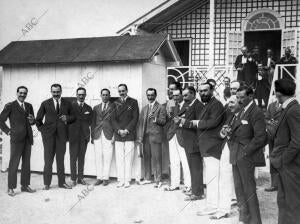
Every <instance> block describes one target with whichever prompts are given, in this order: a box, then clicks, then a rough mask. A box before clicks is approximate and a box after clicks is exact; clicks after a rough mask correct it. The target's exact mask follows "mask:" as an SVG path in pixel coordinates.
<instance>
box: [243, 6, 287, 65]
mask: <svg viewBox="0 0 300 224" xmlns="http://www.w3.org/2000/svg"><path fill="white" fill-rule="evenodd" d="M283 26H284V21H283V19H282V17H281V15H280V14H279V13H277V12H275V11H272V10H270V9H260V10H257V11H254V12H252V13H250V14H249V15H248V16H247V17H246V18H245V19H244V20H243V21H242V30H243V31H244V33H243V37H244V38H243V39H244V40H243V41H244V45H246V46H247V47H248V49H249V50H252V51H253V52H254V51H255V52H256V54H257V55H258V56H257V57H258V60H259V61H261V62H263V61H265V60H267V53H266V52H267V49H271V50H272V51H273V53H274V58H275V60H279V58H280V56H281V49H282V48H281V42H282V29H283V28H284V27H283Z"/></svg>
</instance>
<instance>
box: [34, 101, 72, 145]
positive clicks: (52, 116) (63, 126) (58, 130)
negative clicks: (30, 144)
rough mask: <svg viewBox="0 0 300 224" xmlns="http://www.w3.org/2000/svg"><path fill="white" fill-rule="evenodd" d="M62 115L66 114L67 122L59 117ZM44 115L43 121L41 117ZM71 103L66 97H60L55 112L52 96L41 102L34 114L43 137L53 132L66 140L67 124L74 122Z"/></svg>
mask: <svg viewBox="0 0 300 224" xmlns="http://www.w3.org/2000/svg"><path fill="white" fill-rule="evenodd" d="M62 115H66V116H67V122H66V123H64V122H63V121H62V120H61V119H60V118H59V117H60V116H62ZM44 117H45V122H43V119H44ZM75 120H76V117H75V116H74V112H73V108H72V105H71V103H70V102H69V101H67V100H66V99H63V98H61V105H60V107H59V114H57V113H56V110H55V105H54V102H53V98H50V99H47V100H45V101H44V102H42V104H41V106H40V109H39V111H38V113H37V116H36V126H37V127H38V130H39V131H40V132H41V134H42V137H43V138H47V137H49V136H52V135H54V134H56V135H58V136H59V137H60V138H61V139H62V140H64V141H67V140H68V124H70V123H72V122H74V121H75Z"/></svg>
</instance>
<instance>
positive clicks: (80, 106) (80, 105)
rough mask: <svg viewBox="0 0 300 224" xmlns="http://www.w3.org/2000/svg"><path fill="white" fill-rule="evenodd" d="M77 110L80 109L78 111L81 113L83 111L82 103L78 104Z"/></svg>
mask: <svg viewBox="0 0 300 224" xmlns="http://www.w3.org/2000/svg"><path fill="white" fill-rule="evenodd" d="M79 108H80V111H82V109H83V103H80V104H79Z"/></svg>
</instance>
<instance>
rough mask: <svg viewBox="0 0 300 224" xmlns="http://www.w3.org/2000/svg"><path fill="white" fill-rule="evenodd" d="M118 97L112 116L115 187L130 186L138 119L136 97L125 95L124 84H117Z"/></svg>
mask: <svg viewBox="0 0 300 224" xmlns="http://www.w3.org/2000/svg"><path fill="white" fill-rule="evenodd" d="M118 91H119V95H120V98H119V99H117V100H116V101H115V105H116V110H115V112H114V113H113V116H112V124H113V128H114V138H115V152H116V165H117V174H118V181H119V183H118V185H117V187H122V186H124V187H125V188H127V187H130V180H131V168H132V162H133V156H134V141H135V139H136V125H137V122H138V119H139V107H138V103H137V100H136V99H133V98H131V97H129V96H128V95H127V93H128V88H127V85H126V84H120V85H119V86H118Z"/></svg>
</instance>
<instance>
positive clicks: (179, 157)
mask: <svg viewBox="0 0 300 224" xmlns="http://www.w3.org/2000/svg"><path fill="white" fill-rule="evenodd" d="M173 100H174V102H175V106H174V107H171V108H170V112H169V122H168V123H167V125H166V130H167V139H168V141H169V154H170V155H169V157H170V171H171V177H170V182H171V183H170V186H169V187H167V188H165V190H166V191H174V190H179V185H180V163H181V164H182V168H183V179H184V185H185V187H186V189H185V190H186V191H189V189H188V188H190V187H191V174H190V169H189V166H188V162H187V158H186V154H185V150H184V143H183V136H182V129H180V128H179V116H181V115H183V114H184V112H185V107H184V101H183V97H182V91H181V89H179V90H173Z"/></svg>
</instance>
